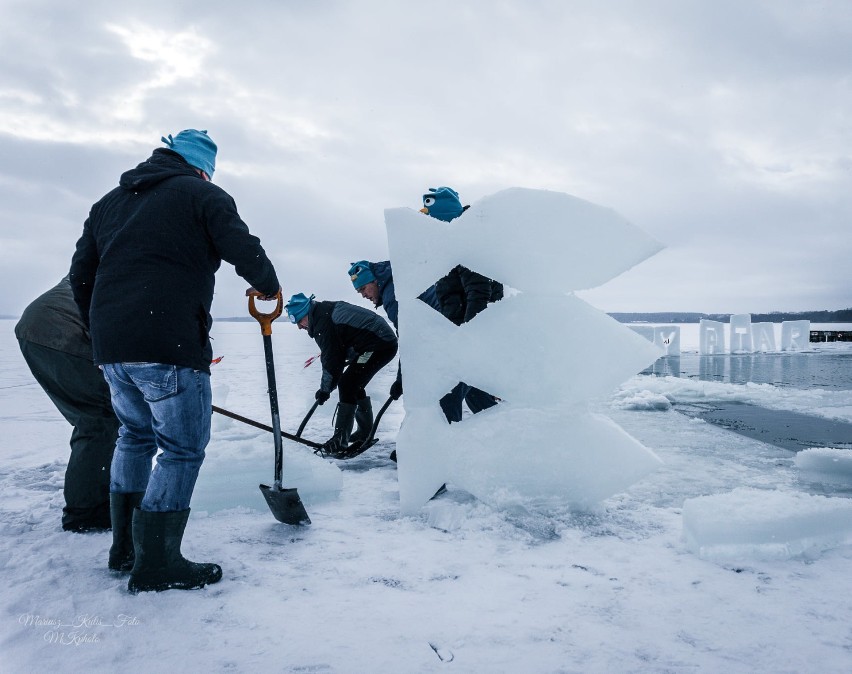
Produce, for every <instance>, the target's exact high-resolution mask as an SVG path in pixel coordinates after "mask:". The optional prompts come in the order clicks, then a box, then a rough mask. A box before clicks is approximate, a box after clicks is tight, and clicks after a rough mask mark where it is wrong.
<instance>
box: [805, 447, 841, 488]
mask: <svg viewBox="0 0 852 674" xmlns="http://www.w3.org/2000/svg"><path fill="white" fill-rule="evenodd" d="M793 463H794V465H795V466H796V468H798V469H799V470H801V471H806V472H809V473H819V474H823V475H825V476H828V477H830V478H832V481H835V482H840V481H846V482H850V483H852V449H837V448H834V447H811V448H810V449H805V450H803V451H801V452H799V453H798V454H796V457H795V458H794V459H793Z"/></svg>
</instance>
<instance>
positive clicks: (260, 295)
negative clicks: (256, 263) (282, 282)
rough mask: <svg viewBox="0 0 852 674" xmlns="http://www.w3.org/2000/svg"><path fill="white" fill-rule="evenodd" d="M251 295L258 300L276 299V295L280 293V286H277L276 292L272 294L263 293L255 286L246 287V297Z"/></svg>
mask: <svg viewBox="0 0 852 674" xmlns="http://www.w3.org/2000/svg"><path fill="white" fill-rule="evenodd" d="M252 295H253V296H254V297H256V298H257V299H259V300H264V301H266V302H269V301H271V300H275V299H278V296H279V295H281V288H280V287H279V288H278V292H277V293H275V294H274V295H264V294H263V293H262V292H260V291H259V290H257V289H256V288H248V289H247V290H246V297H249V296H252Z"/></svg>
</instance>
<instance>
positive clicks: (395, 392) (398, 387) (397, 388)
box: [390, 379, 402, 400]
mask: <svg viewBox="0 0 852 674" xmlns="http://www.w3.org/2000/svg"><path fill="white" fill-rule="evenodd" d="M401 395H402V379H397V380H396V381H394V383H393V384H391V387H390V397H391V398H393V399H394V400H399V397H400V396H401Z"/></svg>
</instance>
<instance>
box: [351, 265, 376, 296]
mask: <svg viewBox="0 0 852 674" xmlns="http://www.w3.org/2000/svg"><path fill="white" fill-rule="evenodd" d="M349 278H350V279H352V285H353V286H354V288H355V290H358V288H360V287H362V286H365V285H367V284H368V283H370V281H375V280H376V276H375V274H373V270H372V269H370V263H369V262H367V261H366V260H361V261H360V262H353V263H352V266H351V267H349Z"/></svg>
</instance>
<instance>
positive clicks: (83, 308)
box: [68, 214, 100, 328]
mask: <svg viewBox="0 0 852 674" xmlns="http://www.w3.org/2000/svg"><path fill="white" fill-rule="evenodd" d="M91 217H92V216H91V214H90V215H89V217H88V218H86V222H85V224H84V225H83V234H82V236H80V238H79V239H78V240H77V247H76V249H75V250H74V256H73V257H72V258H71V270H70V272H69V274H68V279H69V281H70V282H71V292H72V293H73V294H74V302H75V303H76V304H77V308H78V309H79V310H80V317H81V318H82V319H83V323H84V324H85V326H86V327H87V328H88V327H89V309H90V307H91V306H92V292H93V290H94V287H95V276H96V274H97V271H98V265H99V264H100V256H99V255H98V248H97V245H96V243H95V237H94V236H93V234H92V228H91V224H90V220H91Z"/></svg>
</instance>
